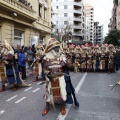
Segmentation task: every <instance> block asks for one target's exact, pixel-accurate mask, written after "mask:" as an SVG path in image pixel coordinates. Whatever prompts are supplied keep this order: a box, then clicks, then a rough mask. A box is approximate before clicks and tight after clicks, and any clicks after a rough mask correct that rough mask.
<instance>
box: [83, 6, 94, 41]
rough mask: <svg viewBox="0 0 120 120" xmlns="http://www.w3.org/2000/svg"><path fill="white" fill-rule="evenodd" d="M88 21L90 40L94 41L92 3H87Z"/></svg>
mask: <svg viewBox="0 0 120 120" xmlns="http://www.w3.org/2000/svg"><path fill="white" fill-rule="evenodd" d="M85 9H86V23H87V36H88V40H87V41H91V42H92V43H93V42H94V7H93V6H92V5H90V4H85Z"/></svg>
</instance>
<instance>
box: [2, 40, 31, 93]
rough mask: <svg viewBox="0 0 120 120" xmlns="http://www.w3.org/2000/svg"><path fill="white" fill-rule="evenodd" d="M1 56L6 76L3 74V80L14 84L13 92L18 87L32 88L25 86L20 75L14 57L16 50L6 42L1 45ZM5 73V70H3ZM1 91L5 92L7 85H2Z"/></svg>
mask: <svg viewBox="0 0 120 120" xmlns="http://www.w3.org/2000/svg"><path fill="white" fill-rule="evenodd" d="M0 45H1V46H2V47H0V54H1V58H2V64H3V63H4V66H5V67H4V71H5V75H4V74H2V75H1V77H2V80H4V79H5V77H6V79H7V81H8V83H9V84H13V86H14V87H13V90H16V89H17V87H18V86H30V84H29V85H27V84H25V83H24V81H23V80H22V79H21V76H20V74H19V70H18V66H17V63H16V60H15V56H14V50H13V49H12V47H11V46H10V44H9V43H8V42H7V41H6V40H4V44H0ZM2 71H3V69H2ZM1 91H5V84H3V85H2V89H1Z"/></svg>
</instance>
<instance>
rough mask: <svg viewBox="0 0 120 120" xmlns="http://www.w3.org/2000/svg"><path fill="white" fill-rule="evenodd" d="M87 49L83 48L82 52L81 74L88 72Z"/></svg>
mask: <svg viewBox="0 0 120 120" xmlns="http://www.w3.org/2000/svg"><path fill="white" fill-rule="evenodd" d="M87 49H88V47H86V46H82V52H81V62H80V63H81V72H85V71H86V70H87Z"/></svg>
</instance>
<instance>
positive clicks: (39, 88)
mask: <svg viewBox="0 0 120 120" xmlns="http://www.w3.org/2000/svg"><path fill="white" fill-rule="evenodd" d="M39 89H40V88H37V89H35V90H33V91H32V92H37V91H38V90H39Z"/></svg>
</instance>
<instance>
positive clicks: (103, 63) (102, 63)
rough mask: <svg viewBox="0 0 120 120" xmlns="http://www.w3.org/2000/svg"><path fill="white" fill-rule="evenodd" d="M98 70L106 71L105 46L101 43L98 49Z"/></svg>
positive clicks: (106, 56) (106, 57)
mask: <svg viewBox="0 0 120 120" xmlns="http://www.w3.org/2000/svg"><path fill="white" fill-rule="evenodd" d="M100 71H101V72H107V71H108V54H107V48H106V46H105V45H104V44H103V45H102V46H101V50H100Z"/></svg>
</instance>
